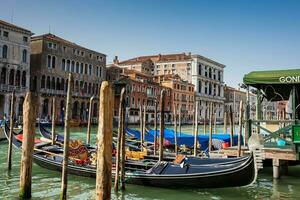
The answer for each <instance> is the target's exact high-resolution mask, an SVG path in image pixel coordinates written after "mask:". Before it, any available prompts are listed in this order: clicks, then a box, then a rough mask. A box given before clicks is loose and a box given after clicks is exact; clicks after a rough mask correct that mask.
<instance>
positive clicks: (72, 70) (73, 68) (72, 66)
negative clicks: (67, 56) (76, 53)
mask: <svg viewBox="0 0 300 200" xmlns="http://www.w3.org/2000/svg"><path fill="white" fill-rule="evenodd" d="M74 70H75V62H74V61H72V65H71V72H74Z"/></svg>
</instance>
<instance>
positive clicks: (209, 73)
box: [208, 68, 212, 78]
mask: <svg viewBox="0 0 300 200" xmlns="http://www.w3.org/2000/svg"><path fill="white" fill-rule="evenodd" d="M211 76H212V71H211V68H209V69H208V78H211Z"/></svg>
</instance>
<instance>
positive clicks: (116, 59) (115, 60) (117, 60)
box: [114, 56, 119, 64]
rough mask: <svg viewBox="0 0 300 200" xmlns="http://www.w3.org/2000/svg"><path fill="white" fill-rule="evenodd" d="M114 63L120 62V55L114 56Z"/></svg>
mask: <svg viewBox="0 0 300 200" xmlns="http://www.w3.org/2000/svg"><path fill="white" fill-rule="evenodd" d="M114 64H119V59H118V56H115V58H114Z"/></svg>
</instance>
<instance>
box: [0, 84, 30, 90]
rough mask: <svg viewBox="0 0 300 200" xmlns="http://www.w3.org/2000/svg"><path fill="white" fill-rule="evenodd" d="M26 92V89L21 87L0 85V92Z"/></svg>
mask: <svg viewBox="0 0 300 200" xmlns="http://www.w3.org/2000/svg"><path fill="white" fill-rule="evenodd" d="M26 90H27V87H21V86H14V85H7V84H0V91H6V92H13V91H15V92H25V91H26Z"/></svg>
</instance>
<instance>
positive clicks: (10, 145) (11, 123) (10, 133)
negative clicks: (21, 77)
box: [7, 91, 15, 170]
mask: <svg viewBox="0 0 300 200" xmlns="http://www.w3.org/2000/svg"><path fill="white" fill-rule="evenodd" d="M14 108H15V92H14V91H13V92H12V94H11V102H10V119H9V140H8V152H7V168H8V170H11V165H12V161H11V157H12V138H13V131H14Z"/></svg>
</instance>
